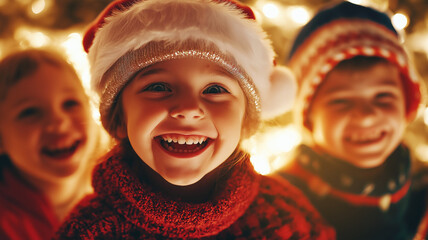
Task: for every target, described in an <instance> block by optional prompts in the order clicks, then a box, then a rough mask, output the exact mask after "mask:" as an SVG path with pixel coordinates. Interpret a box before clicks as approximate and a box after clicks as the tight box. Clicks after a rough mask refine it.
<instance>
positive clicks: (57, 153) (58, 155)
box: [42, 140, 81, 159]
mask: <svg viewBox="0 0 428 240" xmlns="http://www.w3.org/2000/svg"><path fill="white" fill-rule="evenodd" d="M80 143H81V141H80V140H77V141H75V142H74V143H73V144H71V145H70V146H67V147H60V148H51V147H44V148H43V149H42V153H43V154H44V155H46V156H48V157H51V158H55V159H65V158H69V157H71V156H72V155H73V154H74V153H75V152H76V150H77V148H78V147H79V145H80Z"/></svg>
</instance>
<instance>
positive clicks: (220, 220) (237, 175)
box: [56, 148, 335, 240]
mask: <svg viewBox="0 0 428 240" xmlns="http://www.w3.org/2000/svg"><path fill="white" fill-rule="evenodd" d="M123 156H124V155H123V153H122V150H121V149H119V148H118V149H116V150H114V151H113V153H112V154H110V157H109V158H108V159H107V160H106V161H104V162H103V163H101V164H100V165H99V166H97V168H96V169H95V172H94V176H93V185H94V189H95V193H94V194H93V195H91V196H88V197H87V198H86V199H84V200H83V201H82V202H81V203H80V204H79V205H78V207H77V208H76V209H75V211H74V212H73V213H72V214H71V216H69V218H68V219H67V220H66V222H65V224H63V226H62V227H61V228H60V230H59V232H58V233H57V236H56V238H57V239H311V240H312V239H334V235H335V233H334V231H333V230H332V229H331V228H330V227H328V226H327V225H325V223H324V221H323V220H322V219H321V218H320V215H319V214H318V213H317V212H316V210H314V208H313V207H312V206H311V205H310V203H309V202H308V200H307V199H306V198H305V197H304V196H303V195H302V193H301V192H300V191H299V190H297V189H296V188H294V187H293V186H291V185H290V184H289V183H288V182H285V181H281V180H276V179H273V178H270V177H266V176H261V175H259V174H257V173H256V172H255V171H254V169H253V167H252V165H251V163H250V161H249V159H246V160H245V161H244V162H242V164H239V165H236V166H234V167H233V168H232V169H231V172H230V174H228V175H227V176H228V177H227V178H226V179H222V180H221V181H222V183H223V187H222V188H221V191H219V192H218V193H217V194H215V196H214V197H213V198H212V199H211V200H210V201H207V202H203V203H186V202H181V201H175V200H172V199H170V198H168V197H166V196H164V195H162V194H161V193H158V192H156V191H153V190H152V188H151V186H149V185H148V184H147V183H145V182H142V181H140V180H139V179H138V178H137V177H136V176H135V174H134V173H133V171H132V170H131V169H130V168H129V165H128V164H126V161H125V160H124V159H123V158H124V157H123Z"/></svg>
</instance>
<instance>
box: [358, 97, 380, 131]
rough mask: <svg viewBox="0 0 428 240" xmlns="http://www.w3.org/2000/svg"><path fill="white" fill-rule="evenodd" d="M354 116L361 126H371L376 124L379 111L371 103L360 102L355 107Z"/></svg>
mask: <svg viewBox="0 0 428 240" xmlns="http://www.w3.org/2000/svg"><path fill="white" fill-rule="evenodd" d="M352 115H353V116H352V117H353V119H354V120H355V121H356V122H358V124H359V125H360V126H370V125H372V124H374V123H375V122H376V118H377V115H378V110H377V108H376V106H373V104H372V103H370V102H360V103H358V104H357V105H356V106H355V108H354V111H353V114H352Z"/></svg>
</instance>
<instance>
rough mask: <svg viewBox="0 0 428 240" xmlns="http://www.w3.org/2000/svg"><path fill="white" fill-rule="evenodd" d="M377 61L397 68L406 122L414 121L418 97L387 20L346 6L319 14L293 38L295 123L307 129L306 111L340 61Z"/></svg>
mask: <svg viewBox="0 0 428 240" xmlns="http://www.w3.org/2000/svg"><path fill="white" fill-rule="evenodd" d="M355 56H376V57H382V58H385V59H387V60H388V61H389V62H391V63H393V64H395V65H396V66H398V68H399V70H400V73H401V75H402V81H403V86H404V93H405V99H406V114H407V117H408V119H413V118H414V117H415V115H416V112H417V109H418V106H419V103H420V101H421V93H420V86H419V80H418V78H417V76H416V72H415V71H414V70H413V66H412V65H411V64H410V61H409V59H408V56H407V54H406V51H405V49H404V48H403V46H402V43H401V42H400V36H399V35H398V33H397V31H396V30H395V29H394V27H393V25H392V23H391V20H390V18H389V16H388V15H387V14H385V13H382V12H380V11H377V10H375V9H373V8H370V7H365V6H361V5H356V4H353V3H350V2H348V1H344V2H341V3H339V4H336V5H334V6H333V7H329V8H325V9H323V10H321V11H320V12H318V13H317V14H316V15H315V16H314V17H313V18H312V19H311V21H309V22H308V23H307V24H306V25H305V26H304V27H303V28H302V29H301V30H300V32H299V33H298V35H297V38H296V39H295V42H294V44H293V46H292V49H291V51H290V54H289V59H288V61H289V62H288V64H289V67H290V68H291V70H292V71H293V73H294V74H295V77H296V79H297V82H298V94H297V95H298V96H297V100H296V102H295V109H294V110H295V117H296V120H297V121H298V123H299V124H303V126H304V127H305V128H309V126H310V125H309V122H308V119H307V115H308V110H309V107H310V104H311V101H312V99H313V97H314V94H315V93H316V90H317V88H318V87H319V86H320V84H321V83H322V82H323V80H324V78H325V76H326V75H327V74H328V73H329V72H330V71H331V70H332V69H333V68H334V67H335V66H336V65H337V64H338V63H339V62H341V61H343V60H346V59H350V58H353V57H355Z"/></svg>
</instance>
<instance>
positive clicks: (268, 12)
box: [262, 3, 279, 19]
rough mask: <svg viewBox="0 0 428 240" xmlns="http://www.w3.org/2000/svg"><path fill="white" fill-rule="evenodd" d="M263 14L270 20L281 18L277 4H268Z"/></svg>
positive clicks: (264, 7)
mask: <svg viewBox="0 0 428 240" xmlns="http://www.w3.org/2000/svg"><path fill="white" fill-rule="evenodd" d="M262 11H263V14H264V15H265V16H266V17H267V18H270V19H273V18H277V17H278V16H279V9H278V6H277V5H276V4H273V3H267V4H265V5H264V6H263V10H262Z"/></svg>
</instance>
